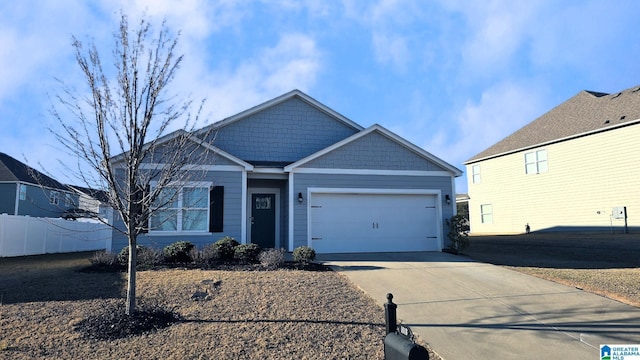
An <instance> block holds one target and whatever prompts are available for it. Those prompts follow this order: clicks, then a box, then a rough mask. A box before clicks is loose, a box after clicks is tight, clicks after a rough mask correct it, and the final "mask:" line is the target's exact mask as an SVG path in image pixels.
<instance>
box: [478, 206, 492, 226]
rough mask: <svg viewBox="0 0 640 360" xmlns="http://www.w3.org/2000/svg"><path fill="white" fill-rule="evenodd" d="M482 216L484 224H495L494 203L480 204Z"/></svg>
mask: <svg viewBox="0 0 640 360" xmlns="http://www.w3.org/2000/svg"><path fill="white" fill-rule="evenodd" d="M480 216H481V219H482V223H483V224H493V205H491V204H484V205H480Z"/></svg>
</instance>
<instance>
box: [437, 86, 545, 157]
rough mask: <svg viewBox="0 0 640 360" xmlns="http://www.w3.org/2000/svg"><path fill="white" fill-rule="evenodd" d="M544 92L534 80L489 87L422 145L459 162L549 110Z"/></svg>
mask: <svg viewBox="0 0 640 360" xmlns="http://www.w3.org/2000/svg"><path fill="white" fill-rule="evenodd" d="M544 94H545V89H544V88H543V87H540V86H536V85H535V84H524V83H523V84H518V83H501V84H498V85H496V86H493V87H491V88H488V89H486V90H485V91H484V92H483V93H482V96H481V98H480V100H479V101H477V102H472V101H469V102H467V104H466V105H464V106H463V107H462V108H461V109H460V110H459V111H457V112H456V113H455V114H453V122H452V123H451V124H448V126H446V127H444V128H442V129H441V130H440V131H439V132H438V133H436V134H435V135H434V136H432V137H431V138H430V139H428V140H427V142H426V143H425V148H426V149H434V151H437V153H441V154H446V158H445V160H447V161H449V162H451V163H453V164H456V163H457V164H461V163H462V162H463V161H466V160H467V159H469V158H470V157H472V156H473V155H475V154H476V153H478V152H480V151H482V150H484V149H486V148H488V147H489V146H491V145H493V144H495V143H496V142H498V141H500V140H502V139H503V138H504V137H506V136H508V135H509V134H511V133H513V132H514V131H516V130H518V129H519V128H521V127H522V126H524V125H526V124H528V123H529V122H531V121H533V120H535V118H537V117H538V116H540V115H542V114H543V113H544V112H546V111H548V110H549V109H548V108H546V107H545V106H546V104H545V101H544V100H543V95H544Z"/></svg>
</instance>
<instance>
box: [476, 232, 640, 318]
mask: <svg viewBox="0 0 640 360" xmlns="http://www.w3.org/2000/svg"><path fill="white" fill-rule="evenodd" d="M469 240H470V246H469V248H467V249H466V250H465V251H464V253H465V254H466V255H468V256H469V257H471V258H473V259H476V260H480V261H484V262H488V263H492V264H496V265H503V266H507V267H509V268H511V269H513V270H516V271H520V272H523V273H527V274H531V275H534V276H537V277H541V278H544V279H548V280H553V281H556V282H559V283H562V284H566V285H569V286H575V287H577V288H580V289H583V290H585V291H590V292H593V293H596V294H599V295H603V296H606V297H609V298H612V299H615V300H618V301H621V302H624V303H627V304H630V305H634V306H638V307H640V235H638V234H609V233H531V234H525V235H504V236H471V237H470V238H469Z"/></svg>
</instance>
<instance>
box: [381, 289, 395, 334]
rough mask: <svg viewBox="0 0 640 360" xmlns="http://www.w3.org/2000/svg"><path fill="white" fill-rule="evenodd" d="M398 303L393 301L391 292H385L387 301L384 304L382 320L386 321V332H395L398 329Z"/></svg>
mask: <svg viewBox="0 0 640 360" xmlns="http://www.w3.org/2000/svg"><path fill="white" fill-rule="evenodd" d="M397 308H398V305H396V304H394V303H393V294H391V293H388V294H387V303H386V304H384V321H385V323H386V330H387V334H391V333H395V332H396V330H398V317H397V315H396V309H397Z"/></svg>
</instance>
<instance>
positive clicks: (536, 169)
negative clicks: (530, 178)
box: [524, 150, 549, 174]
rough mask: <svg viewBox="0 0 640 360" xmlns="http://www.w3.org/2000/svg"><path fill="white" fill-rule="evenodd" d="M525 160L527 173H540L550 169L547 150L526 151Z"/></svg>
mask: <svg viewBox="0 0 640 360" xmlns="http://www.w3.org/2000/svg"><path fill="white" fill-rule="evenodd" d="M524 162H525V171H526V173H527V174H540V173H545V172H547V171H548V170H549V165H548V164H547V150H538V151H532V152H528V153H525V154H524Z"/></svg>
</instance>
